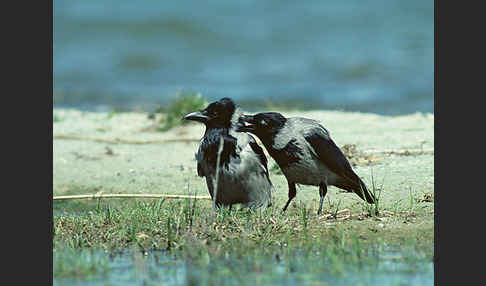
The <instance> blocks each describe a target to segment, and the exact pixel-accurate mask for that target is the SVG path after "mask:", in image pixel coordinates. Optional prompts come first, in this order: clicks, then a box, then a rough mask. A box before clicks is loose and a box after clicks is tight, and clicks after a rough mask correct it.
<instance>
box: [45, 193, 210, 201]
mask: <svg viewBox="0 0 486 286" xmlns="http://www.w3.org/2000/svg"><path fill="white" fill-rule="evenodd" d="M99 198H168V199H211V197H210V196H190V195H168V194H91V195H70V196H54V197H53V198H52V199H53V200H71V199H99Z"/></svg>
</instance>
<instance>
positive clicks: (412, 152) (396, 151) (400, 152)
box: [363, 149, 434, 155]
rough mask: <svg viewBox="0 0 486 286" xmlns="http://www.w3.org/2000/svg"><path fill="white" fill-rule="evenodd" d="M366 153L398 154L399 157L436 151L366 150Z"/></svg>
mask: <svg viewBox="0 0 486 286" xmlns="http://www.w3.org/2000/svg"><path fill="white" fill-rule="evenodd" d="M363 152H366V153H382V154H397V155H416V154H433V153H434V149H405V150H398V149H395V150H394V149H388V150H365V151H363Z"/></svg>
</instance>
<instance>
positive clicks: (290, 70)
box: [53, 0, 434, 114]
mask: <svg viewBox="0 0 486 286" xmlns="http://www.w3.org/2000/svg"><path fill="white" fill-rule="evenodd" d="M53 20H54V22H53V27H54V29H53V39H54V40H53V55H54V58H53V68H54V75H53V77H54V78H53V80H54V81H53V84H54V95H53V98H54V106H55V107H76V108H83V109H92V110H110V109H112V108H119V109H142V110H154V109H155V108H156V107H159V106H160V105H163V104H164V103H166V102H168V101H170V100H171V99H173V98H174V97H175V96H176V94H177V93H178V92H184V91H195V92H200V93H202V94H203V95H204V96H205V97H207V98H209V99H210V100H212V99H218V98H220V97H223V96H230V97H232V98H233V99H235V100H236V101H237V102H239V103H240V104H241V105H242V106H243V107H248V108H252V107H259V106H260V107H261V105H257V104H255V102H261V101H262V100H264V101H267V102H268V101H270V102H279V101H280V102H285V101H289V100H293V102H294V103H295V102H297V103H300V104H298V105H302V106H304V107H309V108H321V109H341V110H357V111H365V112H375V113H379V114H404V113H411V112H416V111H420V112H433V110H434V103H433V94H434V2H433V1H424V0H413V1H412V0H409V1H403V0H384V1H367V2H363V1H359V0H353V1H351V0H348V1H323V0H310V1H305V2H300V1H281V0H279V1H277V0H272V1H270V0H267V1H256V0H254V1H252V0H247V1H224V0H209V1H195V0H189V1H157V0H146V1H143V2H137V1H122V0H116V1H115V0H104V1H95V0H71V1H67V0H54V5H53Z"/></svg>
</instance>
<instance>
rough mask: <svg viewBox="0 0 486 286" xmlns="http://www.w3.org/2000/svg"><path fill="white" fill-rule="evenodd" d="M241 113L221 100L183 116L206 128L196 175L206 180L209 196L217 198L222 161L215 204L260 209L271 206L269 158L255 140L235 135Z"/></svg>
mask: <svg viewBox="0 0 486 286" xmlns="http://www.w3.org/2000/svg"><path fill="white" fill-rule="evenodd" d="M240 115H241V112H240V111H239V109H237V108H236V107H235V104H234V103H233V101H232V100H231V99H230V98H226V97H225V98H222V99H220V100H219V101H216V102H213V103H211V104H209V105H208V106H207V107H206V109H204V110H200V111H196V112H192V113H189V114H187V115H186V116H184V117H183V119H185V120H194V121H199V122H202V123H204V124H205V125H206V131H205V133H204V137H203V138H202V139H201V142H200V144H199V149H198V151H197V153H196V161H197V174H198V175H199V176H201V177H206V183H207V186H208V190H209V194H210V195H211V197H212V198H213V199H214V197H213V194H214V188H215V185H216V169H217V167H216V165H217V160H218V152H219V147H220V138H222V139H223V142H224V143H223V146H222V151H221V153H220V158H219V160H220V161H219V162H220V163H219V168H218V169H219V175H218V182H217V186H218V189H217V195H216V205H217V206H220V205H225V206H230V208H231V206H232V205H233V204H242V205H244V206H247V207H250V208H251V209H257V208H260V207H262V208H263V209H265V208H266V207H268V206H270V205H271V191H272V183H271V181H270V178H269V175H268V169H267V158H266V157H265V153H264V152H263V149H262V148H261V147H260V146H259V145H258V144H257V142H256V140H255V138H253V136H252V135H250V134H248V133H240V132H236V131H235V130H234V128H235V127H236V125H237V124H238V119H239V116H240Z"/></svg>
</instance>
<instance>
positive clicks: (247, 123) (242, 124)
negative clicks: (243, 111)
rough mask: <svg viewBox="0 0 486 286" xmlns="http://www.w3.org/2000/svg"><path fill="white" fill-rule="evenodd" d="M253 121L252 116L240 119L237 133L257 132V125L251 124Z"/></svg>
mask: <svg viewBox="0 0 486 286" xmlns="http://www.w3.org/2000/svg"><path fill="white" fill-rule="evenodd" d="M252 121H253V116H252V115H242V116H241V117H240V118H239V119H238V124H237V127H236V131H237V132H253V131H255V125H254V124H252V123H251V122H252Z"/></svg>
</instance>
